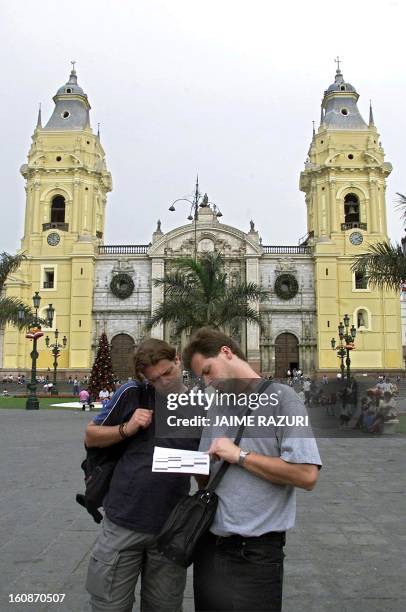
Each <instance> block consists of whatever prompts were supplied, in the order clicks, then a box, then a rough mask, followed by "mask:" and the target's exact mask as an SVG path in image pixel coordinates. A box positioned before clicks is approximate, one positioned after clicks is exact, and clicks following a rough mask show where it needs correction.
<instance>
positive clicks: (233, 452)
mask: <svg viewBox="0 0 406 612" xmlns="http://www.w3.org/2000/svg"><path fill="white" fill-rule="evenodd" d="M207 452H208V453H209V455H211V456H212V457H213V458H214V459H224V461H227V462H228V463H238V460H239V458H240V448H239V447H238V446H237V445H236V444H234V442H233V441H232V440H230V439H229V438H216V439H215V440H213V442H212V443H211V446H210V448H209V450H208V451H207Z"/></svg>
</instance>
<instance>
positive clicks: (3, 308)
mask: <svg viewBox="0 0 406 612" xmlns="http://www.w3.org/2000/svg"><path fill="white" fill-rule="evenodd" d="M24 259H25V255H24V254H18V255H10V254H9V253H5V252H3V253H0V327H3V325H6V324H7V323H10V324H11V325H15V326H16V327H18V328H19V329H23V328H25V327H27V323H29V321H30V320H31V319H32V316H33V313H32V311H31V308H30V307H29V306H27V304H25V303H24V302H22V301H21V300H20V299H18V298H15V297H4V296H2V294H3V288H4V283H5V282H6V280H7V277H8V276H9V274H11V273H12V272H15V271H16V270H17V269H18V268H19V267H20V265H21V262H22V261H23V260H24ZM19 309H22V310H23V311H24V313H25V318H24V319H23V320H21V319H19V318H18V315H17V312H18V310H19Z"/></svg>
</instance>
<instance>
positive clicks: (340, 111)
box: [321, 67, 368, 130]
mask: <svg viewBox="0 0 406 612" xmlns="http://www.w3.org/2000/svg"><path fill="white" fill-rule="evenodd" d="M358 98H359V94H358V93H357V90H356V89H355V87H354V86H353V85H351V83H348V82H347V81H345V79H344V77H343V74H342V72H341V70H340V68H339V67H338V68H337V70H336V75H335V79H334V83H332V84H331V85H330V86H329V87H328V88H327V89H326V91H325V92H324V97H323V102H322V104H321V107H322V116H321V123H322V125H324V127H326V128H330V129H334V130H366V129H368V126H367V124H366V123H365V121H364V119H363V118H362V116H361V113H360V112H359V110H358V106H357V101H358Z"/></svg>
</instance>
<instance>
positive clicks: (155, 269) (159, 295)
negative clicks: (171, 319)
mask: <svg viewBox="0 0 406 612" xmlns="http://www.w3.org/2000/svg"><path fill="white" fill-rule="evenodd" d="M164 274H165V260H164V259H162V258H160V257H154V258H153V260H152V270H151V314H153V312H154V310H155V308H156V306H157V305H158V304H160V303H161V302H163V299H164V288H163V286H160V287H154V285H153V283H152V280H153V279H154V278H162V277H163V276H164ZM151 337H152V338H158V339H159V340H163V339H164V326H163V325H162V324H160V325H155V326H154V327H153V328H152V329H151Z"/></svg>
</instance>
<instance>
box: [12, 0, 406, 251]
mask: <svg viewBox="0 0 406 612" xmlns="http://www.w3.org/2000/svg"><path fill="white" fill-rule="evenodd" d="M0 6H1V15H0V40H1V43H2V47H3V48H2V69H1V73H2V75H1V85H2V95H1V97H0V105H1V109H0V110H1V115H0V116H1V117H2V121H1V126H2V129H1V134H2V139H3V143H2V146H1V148H0V168H1V189H2V194H1V224H0V233H1V234H0V237H1V241H0V251H1V250H8V251H11V252H12V251H15V250H16V249H17V248H19V246H20V238H21V236H22V231H23V217H24V203H25V197H24V196H25V192H24V181H23V178H22V177H21V175H20V174H19V168H20V166H21V164H23V163H25V161H26V156H27V153H28V150H29V146H30V142H31V140H30V138H31V135H32V133H33V130H34V126H35V122H36V116H37V109H38V103H39V102H42V108H43V122H44V123H45V122H46V121H47V120H48V118H49V116H50V114H51V112H52V109H53V102H52V97H53V95H54V94H55V92H56V90H57V89H58V87H60V86H61V85H62V84H64V83H65V82H66V81H67V79H68V75H69V70H70V63H69V62H70V60H72V59H73V60H76V61H77V64H76V69H77V73H78V82H79V84H80V85H81V87H83V89H84V90H85V92H86V93H87V94H88V97H89V101H90V104H91V106H92V110H91V122H92V127H93V129H94V130H97V123H98V122H100V123H101V138H102V143H103V146H104V148H105V151H106V157H107V163H108V167H109V170H110V171H111V173H112V176H113V192H112V193H111V194H109V196H108V206H107V219H106V233H105V243H106V244H112V243H115V244H123V243H124V244H140V243H144V244H145V243H148V242H149V241H150V239H151V234H152V232H153V231H154V229H155V227H156V221H157V219H158V218H160V219H161V220H162V229H163V231H165V232H166V231H168V230H169V229H172V228H174V227H176V226H178V225H182V224H183V223H187V221H186V217H187V215H188V214H189V210H188V209H187V207H186V205H182V204H180V205H179V206H178V208H177V211H176V212H174V213H171V212H169V211H168V207H169V205H170V204H171V202H172V201H173V200H174V199H176V198H179V197H183V196H186V195H188V194H191V193H192V191H193V188H194V183H195V177H196V172H197V171H198V172H199V177H200V187H201V191H202V192H207V193H208V195H209V198H210V200H212V201H214V202H216V203H217V204H218V205H219V207H220V209H221V211H222V213H223V215H224V216H223V220H222V221H223V222H224V223H227V224H230V225H234V226H236V227H238V228H239V229H242V230H245V231H248V229H249V221H250V219H251V218H252V219H253V220H254V221H255V223H256V226H257V228H258V229H259V232H260V234H261V235H262V238H263V243H264V244H297V241H298V239H299V237H301V236H303V235H304V234H305V232H306V215H305V204H304V194H303V193H301V192H300V191H299V188H298V183H299V174H300V171H301V170H302V168H303V164H304V161H305V159H306V155H307V151H308V148H309V144H310V140H311V134H312V120H315V121H316V122H317V123H316V126H318V121H319V117H320V101H321V97H322V94H323V91H324V90H325V89H326V88H327V87H328V85H329V84H330V83H332V82H333V81H334V74H335V68H336V66H335V63H334V58H335V57H336V56H337V55H339V56H340V57H341V58H342V71H343V74H344V78H345V79H346V80H347V81H349V82H350V83H352V84H353V85H354V86H355V87H356V89H357V91H358V93H359V94H360V100H359V102H358V106H359V108H360V111H361V114H362V115H363V117H364V118H365V119H367V118H368V106H369V99H370V98H371V99H372V102H373V108H374V116H375V123H376V125H377V127H378V131H379V132H380V134H381V141H382V144H383V147H384V149H385V153H386V160H387V161H390V162H391V163H392V164H393V167H394V169H393V172H392V174H391V176H390V177H389V180H388V189H387V211H388V219H389V233H390V236H391V237H392V238H394V239H399V238H400V237H401V234H402V232H403V229H402V224H401V221H400V218H399V212H398V211H396V210H394V202H395V199H396V195H395V194H396V192H398V191H400V192H406V175H405V172H404V170H405V168H406V152H405V138H406V111H405V97H406V96H405V94H406V82H405V68H404V52H403V42H404V24H405V21H406V20H405V18H406V10H405V2H404V1H403V2H401V1H389V0H380V1H379V2H378V1H371V0H369V1H364V0H358V1H354V0H352V1H351V2H348V1H347V0H340V2H334V3H333V2H326V1H316V0H308V1H307V2H302V1H292V0H284V2H282V3H276V2H271V1H270V0H250V1H248V0H244V1H242V0H205V1H204V2H203V1H200V2H196V1H195V0H104V1H103V0H97V1H95V0H86V1H83V0H81V1H80V2H79V1H78V0H70V2H68V3H60V2H54V1H52V2H51V1H49V0H42V2H38V1H35V2H34V1H33V0H24V1H23V0H14V2H12V3H11V2H9V1H8V0H7V2H5V1H4V0H1V1H0Z"/></svg>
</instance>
